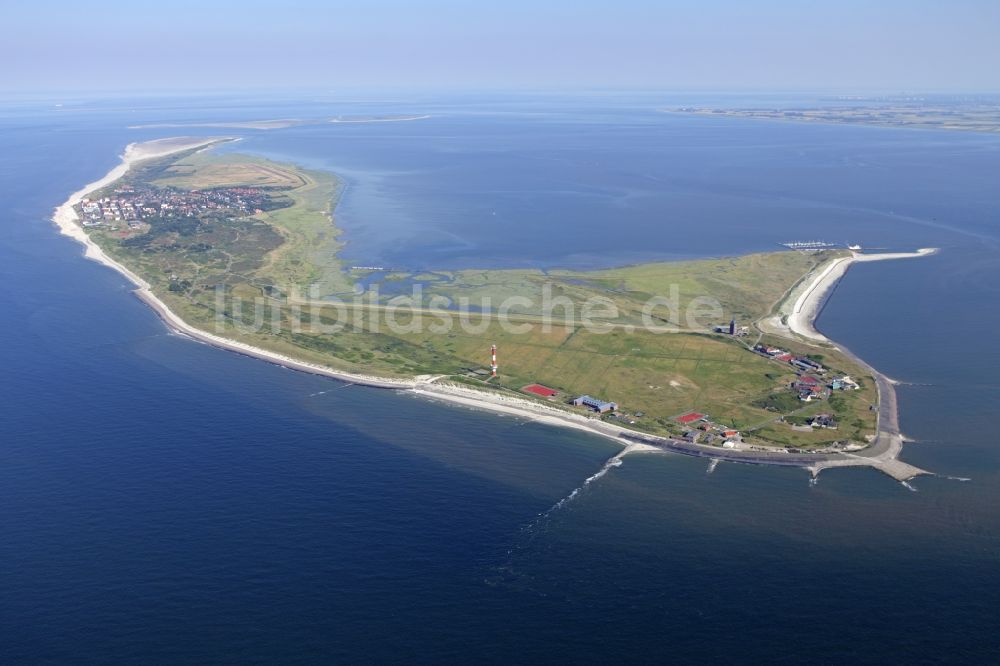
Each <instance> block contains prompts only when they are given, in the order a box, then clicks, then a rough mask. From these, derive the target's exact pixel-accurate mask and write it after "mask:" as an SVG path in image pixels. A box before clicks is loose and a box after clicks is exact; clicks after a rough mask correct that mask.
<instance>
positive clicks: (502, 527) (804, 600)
mask: <svg viewBox="0 0 1000 666" xmlns="http://www.w3.org/2000/svg"><path fill="white" fill-rule="evenodd" d="M749 101H750V102H752V101H753V100H749ZM781 101H783V100H776V99H767V100H764V102H763V103H767V104H771V105H777V104H778V103H779V102H781ZM807 101H811V100H807ZM696 103H700V104H705V105H724V104H729V103H731V104H734V105H738V104H747V103H748V100H747V99H736V98H717V99H712V98H704V99H702V98H699V99H695V98H693V97H691V96H676V95H675V96H670V95H659V94H649V93H646V94H639V93H636V94H621V95H611V94H600V95H598V94H593V95H582V94H580V95H563V96H559V97H553V96H545V95H527V94H523V95H498V94H485V93H483V94H478V95H471V94H469V95H464V96H461V97H445V96H431V95H427V96H410V97H403V96H394V97H391V98H390V97H385V98H378V99H373V98H366V99H352V98H349V97H345V96H338V95H335V94H332V93H326V94H321V95H311V96H305V95H302V96H300V97H299V98H295V99H289V98H287V97H286V98H279V97H276V96H264V95H261V96H257V97H244V98H223V97H205V96H203V97H199V98H188V99H167V98H151V97H147V98H137V99H133V98H116V99H105V100H102V101H94V100H88V99H83V98H81V99H58V100H55V99H50V98H45V99H43V98H19V99H7V100H6V101H5V102H4V103H3V104H2V105H0V278H2V283H0V298H2V301H0V303H2V308H0V358H2V363H3V376H2V381H0V512H2V513H0V516H2V517H0V661H2V662H3V663H11V664H14V663H33V664H34V663H123V662H124V663H248V662H260V663H284V662H294V663H368V662H375V663H469V662H483V663H530V662H541V663H568V662H576V663H607V662H609V661H613V662H623V661H628V662H635V663H646V662H648V663H713V662H724V663H776V664H802V663H834V662H837V663H841V662H851V663H855V664H864V663H872V664H876V663H878V664H881V663H886V662H890V661H891V662H900V663H949V662H952V663H992V662H995V661H996V660H997V659H998V656H1000V631H998V630H1000V625H998V620H997V617H998V612H997V611H998V608H1000V509H998V507H1000V444H998V441H997V434H996V427H995V421H996V419H995V416H996V414H997V413H998V410H997V405H998V404H1000V380H998V379H997V375H998V373H1000V351H998V347H997V344H996V339H995V338H996V331H998V330H1000V308H998V307H997V304H998V302H1000V252H998V249H1000V187H997V174H998V173H1000V137H997V136H991V135H988V134H977V133H963V132H948V131H927V130H906V129H884V128H875V127H849V126H837V125H807V124H794V123H778V122H769V121H747V120H737V119H725V118H707V117H691V116H684V115H678V114H669V113H662V112H660V111H658V109H660V108H662V107H676V106H684V105H688V104H696ZM371 114H427V115H429V116H430V117H429V118H426V119H423V120H414V121H406V122H383V123H339V124H336V123H334V124H316V125H302V126H297V127H291V128H287V129H281V130H250V129H239V130H234V129H229V130H226V129H218V128H205V127H202V128H184V129H171V128H163V127H159V128H154V127H146V128H134V127H135V126H141V125H148V124H164V123H168V124H169V123H213V122H227V121H240V120H243V121H246V120H264V119H271V118H329V117H334V116H337V115H344V116H352V115H353V116H365V115H371ZM179 134H199V135H202V134H204V135H218V134H238V135H239V136H242V137H243V138H244V140H243V141H241V142H239V143H238V144H231V145H229V146H227V147H226V150H239V151H249V152H253V153H257V154H262V155H266V156H270V157H273V158H275V159H281V160H290V161H294V162H297V163H299V164H302V165H305V166H309V167H312V168H321V169H328V170H331V171H333V172H335V173H337V174H338V175H339V176H340V177H341V178H342V179H343V180H344V182H345V185H346V187H345V191H344V194H343V197H342V199H341V201H340V205H339V207H338V209H337V221H338V225H339V226H341V227H342V228H343V229H344V236H343V239H344V240H345V241H346V242H347V245H346V247H345V250H344V256H345V257H346V258H347V259H349V260H350V261H351V262H353V263H359V264H366V265H369V264H380V265H386V266H392V267H398V268H405V269H412V270H418V269H425V268H439V269H447V268H459V267H513V266H542V267H549V268H552V267H574V268H596V267H604V266H615V265H622V264H626V263H632V262H636V261H644V260H654V259H678V258H692V257H709V256H722V255H733V254H744V253H749V252H757V251H768V250H776V249H780V248H779V245H778V244H779V243H782V242H787V241H795V240H813V239H820V240H827V241H830V242H852V243H853V242H858V243H864V244H865V245H868V246H873V247H885V248H889V249H913V248H918V247H939V248H941V249H942V251H941V252H940V253H939V254H937V255H935V256H933V257H930V258H925V259H919V260H907V261H893V262H889V261H887V262H876V263H870V264H863V265H858V266H855V267H853V268H852V269H851V271H850V272H849V273H848V275H847V276H846V278H845V279H844V280H843V281H842V283H841V284H840V285H839V287H838V288H837V290H836V291H835V293H834V294H833V295H832V297H831V298H830V300H829V302H828V303H827V305H826V307H825V309H824V311H823V313H822V315H821V317H820V320H819V322H818V326H819V328H820V329H821V330H822V331H824V332H825V333H826V334H828V335H829V336H831V337H832V338H834V339H836V340H838V341H842V342H843V343H844V344H845V345H846V346H848V347H849V348H850V349H852V350H853V351H854V352H856V353H858V354H859V355H861V356H862V357H864V358H865V359H866V360H868V361H869V362H870V363H872V364H873V365H874V366H875V367H877V368H879V369H880V370H881V371H883V372H885V373H886V374H887V375H889V376H890V377H893V378H894V379H896V380H897V381H899V382H900V385H899V389H898V392H899V403H900V420H901V427H902V430H903V431H904V433H905V434H906V435H907V436H908V437H909V438H911V439H913V440H914V441H913V443H911V444H908V445H907V446H906V448H905V450H904V454H903V459H904V460H906V461H908V462H911V463H913V464H916V465H918V466H920V467H923V468H926V469H929V470H931V471H933V472H935V473H937V474H938V476H931V477H920V478H918V479H916V480H915V481H913V482H912V490H911V489H908V488H906V487H904V486H901V485H900V484H898V483H896V482H894V481H892V480H891V479H890V478H888V477H886V476H883V475H881V474H879V473H878V472H875V471H872V470H867V469H861V470H831V471H827V472H824V473H823V475H822V476H821V477H820V479H819V481H818V483H817V484H815V485H812V484H810V483H809V478H808V475H807V474H806V473H805V472H803V471H801V470H796V469H783V468H768V467H755V466H745V465H736V464H727V463H722V464H720V465H719V466H718V467H716V468H715V469H714V470H713V471H712V472H711V473H709V470H708V469H707V467H706V462H705V461H704V460H700V459H693V458H687V457H683V456H679V455H662V456H661V455H647V456H631V457H626V458H625V459H624V461H623V464H621V465H620V466H617V467H612V468H610V469H608V470H607V471H606V473H605V474H603V475H600V476H599V478H596V479H594V480H593V481H591V482H589V483H588V482H587V480H588V479H590V478H591V477H593V476H594V475H595V474H596V473H597V472H598V471H600V470H601V469H602V467H603V466H604V465H605V462H606V461H607V460H608V458H609V457H611V456H612V455H614V453H616V452H617V447H616V446H615V445H614V444H613V443H611V442H609V441H605V440H602V439H600V438H596V437H590V436H586V435H582V434H580V433H577V432H570V431H565V430H561V429H556V428H552V427H548V426H543V425H539V424H534V423H530V422H525V421H523V420H520V419H517V418H512V417H503V416H497V415H492V414H487V413H483V412H479V411H475V410H472V409H465V408H460V407H454V406H449V405H444V404H438V403H435V402H432V401H428V400H424V399H420V398H416V397H413V396H411V395H408V394H403V393H396V392H392V391H382V390H376V389H366V388H361V387H358V386H349V385H345V384H342V383H339V382H336V381H333V380H328V379H323V378H320V377H315V376H310V375H307V374H302V373H298V372H294V371H291V370H287V369H283V368H280V367H277V366H274V365H270V364H268V363H264V362H262V361H258V360H253V359H249V358H245V357H242V356H239V355H236V354H232V353H228V352H225V351H221V350H217V349H214V348H210V347H208V346H205V345H202V344H199V343H196V342H193V341H191V340H188V339H186V338H183V337H179V336H176V335H172V334H170V333H169V332H168V331H167V330H166V328H165V327H164V325H163V324H162V323H161V322H160V321H159V320H158V319H157V317H156V315H155V314H154V313H153V312H152V311H151V310H149V309H148V308H146V307H145V306H144V305H143V304H142V303H140V302H139V301H138V300H137V299H136V298H135V297H133V296H132V295H131V293H130V286H129V284H128V283H127V282H126V280H125V279H124V278H123V277H121V276H119V275H118V274H116V273H114V272H112V271H111V270H109V269H107V268H104V267H102V266H99V265H97V264H95V263H92V262H89V261H86V260H84V259H83V258H82V256H81V248H80V246H78V245H76V244H75V243H73V242H72V241H70V240H68V239H66V238H65V237H63V236H60V235H59V234H58V232H57V230H56V228H55V227H54V225H53V224H52V223H51V221H50V219H49V218H50V216H51V213H52V209H53V208H54V207H55V206H57V205H58V204H60V203H62V202H63V201H64V200H65V199H66V197H67V196H68V194H69V193H71V192H74V191H76V190H78V189H79V188H80V187H82V186H83V185H84V184H86V183H88V182H91V181H93V180H95V179H97V178H99V177H101V176H103V175H104V174H105V173H106V172H107V171H108V170H109V169H110V168H112V167H113V166H114V165H115V164H117V162H118V158H117V155H118V154H120V153H121V151H122V149H123V148H124V147H125V145H126V144H128V143H130V142H132V141H140V140H147V139H153V138H160V137H165V136H175V135H179ZM963 479H965V480H963ZM574 491H578V492H576V494H575V495H573V498H572V500H570V501H566V502H563V503H562V504H560V505H559V506H558V508H556V509H554V510H553V507H554V506H555V505H557V504H559V503H560V501H561V500H563V499H564V498H567V497H568V496H570V495H571V494H573V493H574Z"/></svg>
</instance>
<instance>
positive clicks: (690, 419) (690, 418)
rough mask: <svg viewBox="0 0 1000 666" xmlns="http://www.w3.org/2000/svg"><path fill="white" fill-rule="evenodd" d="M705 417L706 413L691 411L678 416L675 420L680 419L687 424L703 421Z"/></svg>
mask: <svg viewBox="0 0 1000 666" xmlns="http://www.w3.org/2000/svg"><path fill="white" fill-rule="evenodd" d="M703 418H705V415H704V414H699V413H698V412H689V413H687V414H684V415H683V416H678V417H677V418H676V419H675V420H677V421H680V422H681V423H683V424H684V425H687V424H688V423H694V422H695V421H701V420H702V419H703Z"/></svg>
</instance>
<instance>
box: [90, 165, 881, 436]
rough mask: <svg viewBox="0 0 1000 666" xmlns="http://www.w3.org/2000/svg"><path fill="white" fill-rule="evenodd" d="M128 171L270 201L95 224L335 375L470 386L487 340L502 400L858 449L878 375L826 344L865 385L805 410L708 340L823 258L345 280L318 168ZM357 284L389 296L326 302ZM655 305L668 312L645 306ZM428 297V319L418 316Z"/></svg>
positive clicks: (128, 255)
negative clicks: (698, 417)
mask: <svg viewBox="0 0 1000 666" xmlns="http://www.w3.org/2000/svg"><path fill="white" fill-rule="evenodd" d="M128 179H129V180H130V181H132V182H134V183H146V184H150V185H154V186H157V187H171V188H177V189H180V190H184V189H189V190H195V189H203V188H217V187H226V186H236V185H248V186H255V187H263V188H267V189H268V190H269V191H271V192H272V193H273V197H275V198H276V199H275V200H276V201H278V200H279V199H280V203H281V207H278V206H276V207H275V208H274V209H273V210H270V211H269V212H258V213H257V214H255V215H252V216H248V217H242V218H226V219H215V218H205V219H198V220H194V221H183V220H182V221H171V222H169V223H163V222H159V223H157V225H159V226H157V225H152V226H150V225H147V226H149V227H150V228H144V229H141V230H129V229H119V228H114V229H112V228H107V227H101V228H99V229H95V230H93V231H91V233H92V237H93V238H94V239H95V240H96V241H97V242H99V243H100V244H101V245H102V246H103V247H105V248H106V249H107V250H108V251H109V252H110V253H111V254H112V255H114V256H115V257H117V258H118V259H120V260H121V261H123V262H124V263H126V264H127V265H129V266H130V267H132V268H134V269H135V270H137V271H138V272H139V273H141V274H142V275H143V276H145V277H146V278H147V279H149V281H150V282H151V284H153V286H154V290H155V291H156V292H157V293H158V294H159V295H160V296H161V297H162V298H163V299H164V300H165V301H166V302H167V303H168V305H169V306H170V307H171V309H173V310H175V311H176V312H177V313H178V314H180V315H181V316H182V317H184V318H185V319H186V320H187V321H189V322H190V323H192V324H194V325H196V326H200V327H201V328H204V329H206V330H209V331H212V332H223V333H224V334H225V335H228V336H230V337H233V338H236V339H240V340H242V341H245V342H249V343H251V344H254V345H257V346H260V347H264V348H268V349H272V350H275V351H279V352H281V353H285V354H289V355H293V356H296V357H299V358H302V359H304V360H308V361H312V362H317V363H323V364H326V365H329V366H331V367H336V368H340V369H344V370H349V371H362V372H369V373H376V374H383V375H387V376H412V375H416V374H442V375H449V376H454V377H456V378H460V379H461V380H462V381H470V382H477V383H481V381H482V379H481V375H475V374H472V373H470V371H474V370H476V369H479V370H481V369H483V368H485V367H486V366H487V365H488V362H489V357H488V352H489V346H490V345H491V344H496V345H497V346H498V348H499V350H500V360H499V364H500V373H499V376H498V378H497V380H496V381H495V382H494V383H492V384H491V385H492V386H494V388H496V389H498V390H511V391H516V390H518V389H519V388H520V387H521V386H524V385H525V384H529V383H534V382H538V383H542V384H545V385H547V386H550V387H553V388H556V389H558V390H559V391H560V392H561V396H560V399H559V400H558V401H556V402H557V404H564V403H565V401H566V400H568V399H569V398H570V397H572V396H575V395H577V394H582V393H588V394H591V395H594V396H597V397H600V398H604V399H607V400H613V401H615V402H618V403H619V405H620V406H621V409H622V411H623V412H625V413H627V414H629V415H632V416H630V417H629V418H635V417H634V415H635V414H636V413H637V412H640V413H642V414H643V416H642V417H641V418H635V420H636V425H635V427H637V428H639V429H643V430H647V431H651V432H659V433H678V432H680V431H682V430H683V429H682V428H681V427H680V426H679V425H678V424H677V423H676V421H674V420H673V417H675V416H677V415H679V414H682V413H684V412H687V411H692V410H696V411H699V412H704V413H707V414H708V415H709V416H710V417H711V418H712V419H713V420H714V421H716V422H717V423H719V424H721V425H725V426H733V427H736V428H737V429H740V430H743V431H746V432H748V434H749V435H750V436H751V437H752V438H753V439H754V441H759V442H760V443H764V444H769V443H770V444H780V445H786V446H795V447H810V446H824V445H827V444H829V443H831V442H832V441H835V440H838V439H845V438H848V439H853V440H855V441H864V439H865V437H866V435H868V434H870V433H871V431H872V429H873V427H874V412H872V411H871V410H870V409H869V406H870V404H871V403H872V402H873V401H874V400H875V390H874V383H873V382H872V381H871V380H870V378H866V377H864V376H863V372H862V371H861V370H860V369H859V368H856V367H854V366H853V364H852V363H850V362H849V361H848V360H847V359H846V358H843V357H841V356H839V355H837V353H836V352H834V351H830V350H823V353H824V354H826V355H827V359H826V360H825V361H824V362H825V363H827V364H828V365H829V366H831V367H833V368H835V369H837V370H840V371H842V372H847V373H850V374H853V375H855V376H856V377H858V378H860V379H861V380H862V382H863V383H864V384H865V388H864V389H863V390H861V391H855V392H851V394H838V395H837V396H835V397H834V398H833V399H831V400H830V401H823V402H820V403H811V404H806V403H801V402H799V401H798V399H797V397H795V396H794V395H792V394H791V392H790V391H789V389H788V384H789V383H790V382H791V381H792V380H793V379H794V377H795V375H794V373H793V372H792V369H791V368H790V367H789V366H788V365H787V364H781V363H777V362H775V361H772V360H769V359H766V358H763V357H761V356H759V355H757V354H754V353H752V352H751V351H750V350H749V346H751V345H752V343H753V342H755V341H756V337H754V336H750V337H748V338H745V339H742V338H733V337H730V336H728V335H719V334H713V333H711V327H712V325H713V324H723V323H725V322H728V320H729V318H730V317H736V318H737V320H738V321H739V322H740V323H741V324H744V325H748V324H750V323H751V322H753V321H754V320H756V319H759V318H761V317H764V316H765V315H767V314H768V313H769V312H770V311H771V309H772V308H773V306H774V305H775V303H776V302H777V301H779V300H780V299H781V298H782V297H783V295H784V294H785V293H786V292H787V290H788V289H789V288H790V287H792V286H793V285H794V284H795V283H796V282H797V281H798V280H800V279H801V278H802V276H803V275H804V274H806V273H807V272H808V271H810V270H811V269H812V268H814V267H815V266H816V265H818V263H820V262H821V261H824V260H825V259H827V258H828V257H829V256H830V255H829V253H818V254H805V253H798V252H776V253H770V254H757V255H750V256H745V257H738V258H722V259H712V260H702V261H686V262H675V263H650V264H642V265H637V266H627V267H621V268H614V269H604V270H597V271H589V272H583V271H551V272H548V273H542V272H541V271H535V270H475V269H468V270H462V271H452V272H425V273H421V274H408V273H392V274H383V273H371V272H366V271H354V272H348V271H345V270H344V267H343V265H342V262H341V261H340V259H339V257H338V251H339V249H340V247H341V244H340V241H339V240H338V235H339V231H338V229H337V228H336V226H335V225H334V223H333V220H332V217H331V210H332V207H333V205H334V203H335V201H336V197H337V196H338V194H339V191H340V184H339V182H338V181H337V179H336V178H335V177H334V176H332V175H331V174H327V173H322V172H314V171H307V170H303V169H299V168H296V167H294V166H291V165H287V164H278V163H275V162H271V161H269V160H265V159H261V158H257V157H252V156H244V155H230V154H227V155H213V154H211V153H197V154H195V153H191V152H189V153H186V154H180V155H176V156H173V157H171V158H167V159H163V160H156V161H151V162H149V163H144V164H143V165H142V166H141V168H138V169H135V170H134V171H133V172H131V173H130V174H129V176H128ZM174 227H176V228H174ZM361 278H364V279H365V280H366V281H367V284H369V285H370V286H372V285H374V286H377V287H380V288H384V290H385V291H384V293H385V295H383V296H382V297H381V298H377V299H375V298H369V299H368V300H367V301H366V303H368V304H367V305H365V304H362V305H354V304H351V305H349V306H348V307H345V308H344V309H343V310H342V311H339V312H338V309H337V308H335V307H333V306H331V305H329V301H328V300H326V299H328V298H329V297H331V296H337V295H339V296H344V297H345V300H348V301H349V299H348V298H347V296H346V295H347V294H351V293H352V290H353V288H354V286H355V284H356V281H357V280H359V279H361ZM414 285H419V286H420V288H421V289H422V290H423V294H422V297H421V299H420V300H419V302H416V303H413V304H411V305H412V306H414V307H415V308H416V311H415V312H414V309H413V307H406V308H403V310H402V313H401V314H397V315H396V323H397V324H398V325H399V326H397V327H396V328H395V329H394V328H393V327H390V326H389V325H388V323H387V320H386V315H385V312H384V308H385V307H386V305H387V304H390V303H392V297H391V295H390V294H398V293H410V291H411V290H412V288H413V286H414ZM390 287H391V289H390ZM369 296H371V293H369ZM512 297H517V298H518V299H521V300H520V301H519V302H518V303H517V305H516V307H513V308H510V313H511V318H510V321H511V322H513V323H516V324H519V325H520V326H521V327H523V328H525V329H528V330H526V331H520V332H513V331H512V330H510V325H509V324H510V322H508V323H507V325H505V324H504V322H501V321H500V319H499V318H498V316H497V314H496V312H495V310H496V308H497V307H498V306H500V305H501V304H502V303H503V302H504V301H505V300H507V299H511V298H512ZM654 297H658V298H665V299H666V300H667V301H668V305H660V306H658V307H657V308H654V309H652V310H649V311H646V312H645V314H644V309H643V308H644V306H645V305H646V304H647V303H648V302H649V300H650V299H651V298H654ZM546 299H549V300H550V301H551V300H552V299H555V300H556V301H558V302H559V306H558V307H555V308H553V309H552V314H553V317H552V320H553V323H552V324H551V326H544V325H543V324H542V320H541V319H539V317H540V316H541V315H543V314H544V313H545V311H546V308H545V305H544V303H545V302H546ZM698 299H708V300H711V301H712V302H713V306H712V307H710V308H706V307H704V303H702V306H701V307H700V310H701V311H702V316H701V317H694V318H692V317H689V316H688V315H689V314H690V312H689V310H690V309H691V306H692V305H698ZM463 301H467V302H469V303H471V304H473V305H474V306H483V305H487V303H489V304H490V305H491V306H492V308H493V309H494V312H492V313H490V312H487V313H485V314H472V315H470V316H469V317H468V320H469V321H468V323H469V324H470V326H462V325H461V321H460V319H459V318H458V316H457V313H455V312H454V311H453V308H454V307H455V306H456V305H457V304H459V303H461V302H463ZM593 302H598V303H600V304H603V305H604V306H609V305H610V306H613V309H614V310H615V311H614V312H613V313H612V312H610V311H607V310H602V311H600V312H599V313H598V314H597V315H595V316H593V317H592V319H594V320H595V321H598V322H600V323H604V324H609V325H610V326H609V327H608V329H607V330H605V331H603V332H601V331H595V330H593V328H592V327H590V326H587V325H585V324H586V322H585V321H584V317H583V315H584V314H585V310H584V305H585V304H587V303H593ZM428 305H431V306H434V307H436V308H440V310H438V311H430V310H426V309H425V308H426V306H428ZM674 310H676V311H677V313H678V314H679V317H677V318H676V321H672V320H673V319H674V318H673V316H672V315H673V312H674ZM442 312H448V313H450V314H447V315H444V314H442ZM704 312H709V314H707V315H706V314H704ZM445 320H447V321H448V322H450V327H449V328H448V330H437V329H435V328H432V326H431V325H432V324H437V328H438V329H440V328H443V323H444V321H445ZM647 320H652V321H654V322H655V323H657V324H660V325H662V324H663V323H666V322H667V321H671V323H676V324H678V326H677V328H676V329H675V332H670V333H654V332H651V331H649V330H646V329H645V328H644V327H643V326H642V324H643V322H644V321H647ZM335 323H339V324H342V326H341V327H340V328H339V329H338V330H336V331H335V332H322V331H317V330H315V326H316V325H318V324H323V325H328V326H329V325H333V324H335ZM220 325H221V326H223V329H222V330H220V329H219V328H218V326H220ZM780 344H781V346H784V347H785V348H791V347H793V346H795V347H796V348H795V349H790V350H791V351H794V352H796V353H810V352H815V350H814V349H810V348H807V347H805V346H802V345H798V346H796V345H793V344H792V343H787V342H786V341H781V342H780ZM526 397H527V396H526ZM823 410H825V411H832V412H834V413H835V414H836V417H837V419H838V421H839V422H840V423H841V426H840V427H839V428H838V429H837V430H835V431H834V430H817V431H813V432H800V431H797V430H793V429H792V428H791V426H790V425H789V423H787V422H781V421H780V419H781V418H783V417H785V418H787V419H789V420H790V421H791V422H793V423H798V422H801V420H802V419H804V418H805V417H807V416H810V415H812V414H815V413H819V412H820V411H823Z"/></svg>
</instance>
